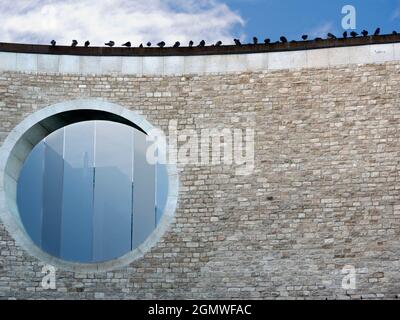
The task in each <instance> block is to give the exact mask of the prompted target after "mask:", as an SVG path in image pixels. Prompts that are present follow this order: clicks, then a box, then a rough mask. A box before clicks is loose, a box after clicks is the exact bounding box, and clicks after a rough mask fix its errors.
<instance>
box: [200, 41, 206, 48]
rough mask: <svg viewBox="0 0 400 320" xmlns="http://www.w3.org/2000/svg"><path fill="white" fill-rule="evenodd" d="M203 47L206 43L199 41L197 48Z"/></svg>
mask: <svg viewBox="0 0 400 320" xmlns="http://www.w3.org/2000/svg"><path fill="white" fill-rule="evenodd" d="M205 45H206V42H205V41H204V40H201V41H200V43H199V47H200V48H203V47H205Z"/></svg>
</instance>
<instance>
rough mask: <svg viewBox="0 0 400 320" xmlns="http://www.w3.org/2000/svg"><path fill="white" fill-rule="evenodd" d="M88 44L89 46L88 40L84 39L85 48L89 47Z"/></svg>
mask: <svg viewBox="0 0 400 320" xmlns="http://www.w3.org/2000/svg"><path fill="white" fill-rule="evenodd" d="M89 46H90V42H89V40H87V41H85V47H86V48H87V47H89Z"/></svg>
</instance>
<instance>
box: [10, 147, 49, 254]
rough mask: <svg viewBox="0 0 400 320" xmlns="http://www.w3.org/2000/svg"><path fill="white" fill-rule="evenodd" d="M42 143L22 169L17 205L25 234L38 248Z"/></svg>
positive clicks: (40, 233) (42, 158)
mask: <svg viewBox="0 0 400 320" xmlns="http://www.w3.org/2000/svg"><path fill="white" fill-rule="evenodd" d="M44 149H45V146H44V143H41V144H39V145H37V146H36V148H34V149H33V150H32V152H31V153H30V154H29V156H28V158H27V159H26V161H25V164H24V166H23V167H22V170H21V174H20V178H19V182H18V190H17V203H18V206H19V212H20V214H21V220H22V223H23V224H24V227H25V229H26V231H27V233H28V234H29V235H30V236H31V238H32V240H33V242H34V243H36V244H37V245H38V246H39V247H40V246H41V244H42V211H43V173H44Z"/></svg>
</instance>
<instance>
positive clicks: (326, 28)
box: [306, 22, 336, 39]
mask: <svg viewBox="0 0 400 320" xmlns="http://www.w3.org/2000/svg"><path fill="white" fill-rule="evenodd" d="M335 31H336V29H335V27H334V25H333V22H326V23H324V24H321V25H319V26H316V27H315V28H313V30H312V31H309V32H308V33H307V32H306V33H307V34H308V35H309V38H310V39H313V38H316V37H321V38H326V35H327V34H328V32H331V33H335Z"/></svg>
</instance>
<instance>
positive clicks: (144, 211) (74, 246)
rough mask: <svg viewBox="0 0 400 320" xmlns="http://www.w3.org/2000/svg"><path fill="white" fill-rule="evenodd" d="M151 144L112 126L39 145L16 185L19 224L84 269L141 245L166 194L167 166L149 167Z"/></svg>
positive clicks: (59, 134)
mask: <svg viewBox="0 0 400 320" xmlns="http://www.w3.org/2000/svg"><path fill="white" fill-rule="evenodd" d="M147 145H148V142H147V141H146V135H145V134H144V133H143V132H141V131H139V130H137V129H135V128H132V127H129V126H127V125H124V124H120V123H115V122H111V121H85V122H79V123H76V124H72V125H69V126H66V127H64V128H62V129H58V130H57V131H54V132H53V133H51V134H50V135H49V136H47V137H46V138H45V139H43V140H42V141H41V142H40V143H39V144H37V145H36V146H35V148H34V149H33V150H32V152H31V153H30V155H29V156H28V158H27V160H26V161H25V163H24V166H23V168H22V170H21V174H20V177H19V180H18V185H17V186H18V189H17V205H18V209H19V213H20V216H21V220H22V222H23V225H24V227H25V229H26V231H27V233H28V234H29V236H30V237H31V238H32V240H33V241H34V243H35V244H36V245H37V246H39V247H40V248H41V249H42V250H44V251H46V252H47V253H49V254H51V255H53V256H56V257H59V258H61V259H64V260H68V261H75V262H84V263H92V262H101V261H107V260H112V259H115V258H118V257H120V256H122V255H124V254H126V253H128V252H129V251H131V250H133V249H135V248H137V247H138V246H139V245H140V244H142V243H143V242H144V241H145V240H146V239H147V237H148V236H149V235H150V234H151V233H152V232H153V231H154V230H155V228H156V227H157V224H158V223H159V221H160V218H161V215H162V212H163V211H164V208H165V204H166V201H167V194H168V176H167V172H166V168H165V165H159V164H156V165H153V164H149V163H148V162H147V160H146V149H147Z"/></svg>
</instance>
